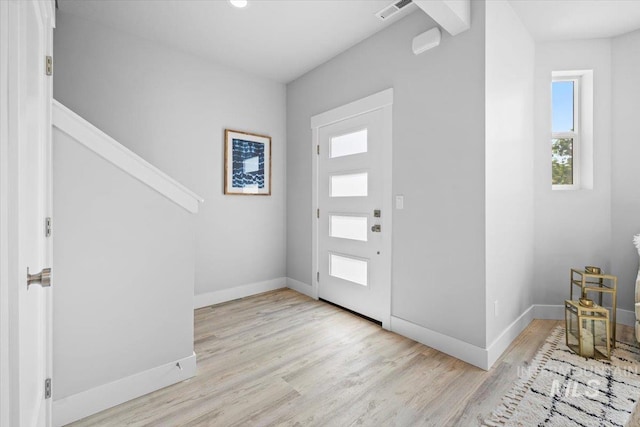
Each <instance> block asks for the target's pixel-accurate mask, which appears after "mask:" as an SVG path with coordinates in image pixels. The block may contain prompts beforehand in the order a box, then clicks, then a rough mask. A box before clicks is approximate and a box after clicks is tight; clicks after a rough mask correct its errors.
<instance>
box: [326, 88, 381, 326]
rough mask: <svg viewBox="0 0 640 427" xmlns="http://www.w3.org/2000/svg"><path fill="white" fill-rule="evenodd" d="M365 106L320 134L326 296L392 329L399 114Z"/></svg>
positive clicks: (332, 124)
mask: <svg viewBox="0 0 640 427" xmlns="http://www.w3.org/2000/svg"><path fill="white" fill-rule="evenodd" d="M374 96H375V95H374ZM363 101H364V100H361V101H357V102H356V103H353V104H350V105H351V106H352V107H353V111H351V112H350V113H349V114H348V117H345V118H340V115H337V116H334V117H333V119H332V120H331V123H328V124H325V125H323V126H318V128H317V134H316V138H317V144H318V145H319V154H318V156H317V159H318V160H317V203H318V214H317V217H318V218H317V236H318V237H317V271H318V277H317V279H318V296H319V298H321V299H324V300H327V301H329V302H332V303H335V304H337V305H340V306H342V307H345V308H347V309H349V310H352V311H354V312H357V313H359V314H362V315H364V316H367V317H369V318H372V319H374V320H376V321H379V322H381V323H382V324H383V326H385V327H388V322H389V316H390V296H389V295H390V286H391V283H390V282H391V274H390V268H391V267H390V266H391V239H390V232H391V209H390V199H391V183H390V168H391V128H390V124H391V123H390V121H391V107H390V105H383V106H380V107H379V108H374V109H371V106H367V104H366V102H365V103H364V104H363ZM358 103H360V105H361V106H360V110H364V111H359V110H358V108H357V107H358ZM343 108H344V107H343ZM338 112H339V110H338ZM325 114H328V113H325Z"/></svg>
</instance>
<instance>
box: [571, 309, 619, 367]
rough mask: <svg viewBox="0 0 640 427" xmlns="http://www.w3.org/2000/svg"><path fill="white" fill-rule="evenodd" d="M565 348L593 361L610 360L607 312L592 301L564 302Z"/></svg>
mask: <svg viewBox="0 0 640 427" xmlns="http://www.w3.org/2000/svg"><path fill="white" fill-rule="evenodd" d="M565 322H566V342H567V347H569V348H570V349H571V350H573V351H574V352H575V353H576V354H579V355H580V356H583V357H589V358H593V359H610V358H611V340H610V337H609V310H607V309H606V308H604V307H601V306H599V305H597V304H594V303H593V302H592V301H572V300H567V301H565Z"/></svg>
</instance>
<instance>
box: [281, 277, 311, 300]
mask: <svg viewBox="0 0 640 427" xmlns="http://www.w3.org/2000/svg"><path fill="white" fill-rule="evenodd" d="M287 288H289V289H293V290H294V291H296V292H300V293H301V294H304V295H306V296H308V297H311V298H315V297H314V295H313V286H311V285H307V284H306V283H304V282H301V281H299V280H295V279H292V278H290V277H287Z"/></svg>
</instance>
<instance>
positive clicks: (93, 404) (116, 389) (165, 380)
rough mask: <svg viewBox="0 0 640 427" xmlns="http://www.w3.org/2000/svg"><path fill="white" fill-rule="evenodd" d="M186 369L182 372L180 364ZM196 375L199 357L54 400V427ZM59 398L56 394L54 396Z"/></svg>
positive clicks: (189, 357) (182, 360)
mask: <svg viewBox="0 0 640 427" xmlns="http://www.w3.org/2000/svg"><path fill="white" fill-rule="evenodd" d="M178 363H179V364H180V367H182V369H179V368H178V366H177V364H178ZM195 374H196V354H195V353H193V354H192V355H191V356H188V357H185V358H183V359H179V360H175V361H173V362H170V363H167V364H164V365H162V366H158V367H156V368H152V369H149V370H147V371H143V372H139V373H137V374H134V375H131V376H128V377H125V378H121V379H119V380H117V381H113V382H111V383H108V384H104V385H101V386H99V387H95V388H92V389H90V390H87V391H83V392H81V393H78V394H74V395H72V396H69V397H65V398H62V399H60V400H54V401H53V425H54V426H56V427H57V426H63V425H66V424H69V423H72V422H74V421H77V420H80V419H82V418H85V417H88V416H89V415H93V414H96V413H98V412H100V411H103V410H105V409H108V408H111V407H113V406H116V405H119V404H121V403H124V402H127V401H129V400H131V399H135V398H136V397H140V396H143V395H145V394H147V393H151V392H152V391H156V390H159V389H161V388H164V387H167V386H169V385H171V384H175V383H178V382H180V381H184V380H186V379H188V378H191V377H193V376H194V375H195ZM54 399H55V395H54Z"/></svg>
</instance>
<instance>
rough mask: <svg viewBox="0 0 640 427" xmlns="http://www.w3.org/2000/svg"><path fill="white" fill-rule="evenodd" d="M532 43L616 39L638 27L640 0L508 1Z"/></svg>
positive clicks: (639, 21) (639, 22) (639, 25)
mask: <svg viewBox="0 0 640 427" xmlns="http://www.w3.org/2000/svg"><path fill="white" fill-rule="evenodd" d="M511 6H512V7H513V9H514V10H515V11H516V13H517V14H518V15H519V16H520V20H521V21H522V23H523V24H524V26H525V27H526V28H527V29H528V30H529V32H530V33H531V35H532V36H533V38H534V39H535V40H536V41H558V40H576V39H594V38H608V37H615V36H619V35H620V34H624V33H628V32H630V31H633V30H637V29H639V28H640V0H511Z"/></svg>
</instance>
